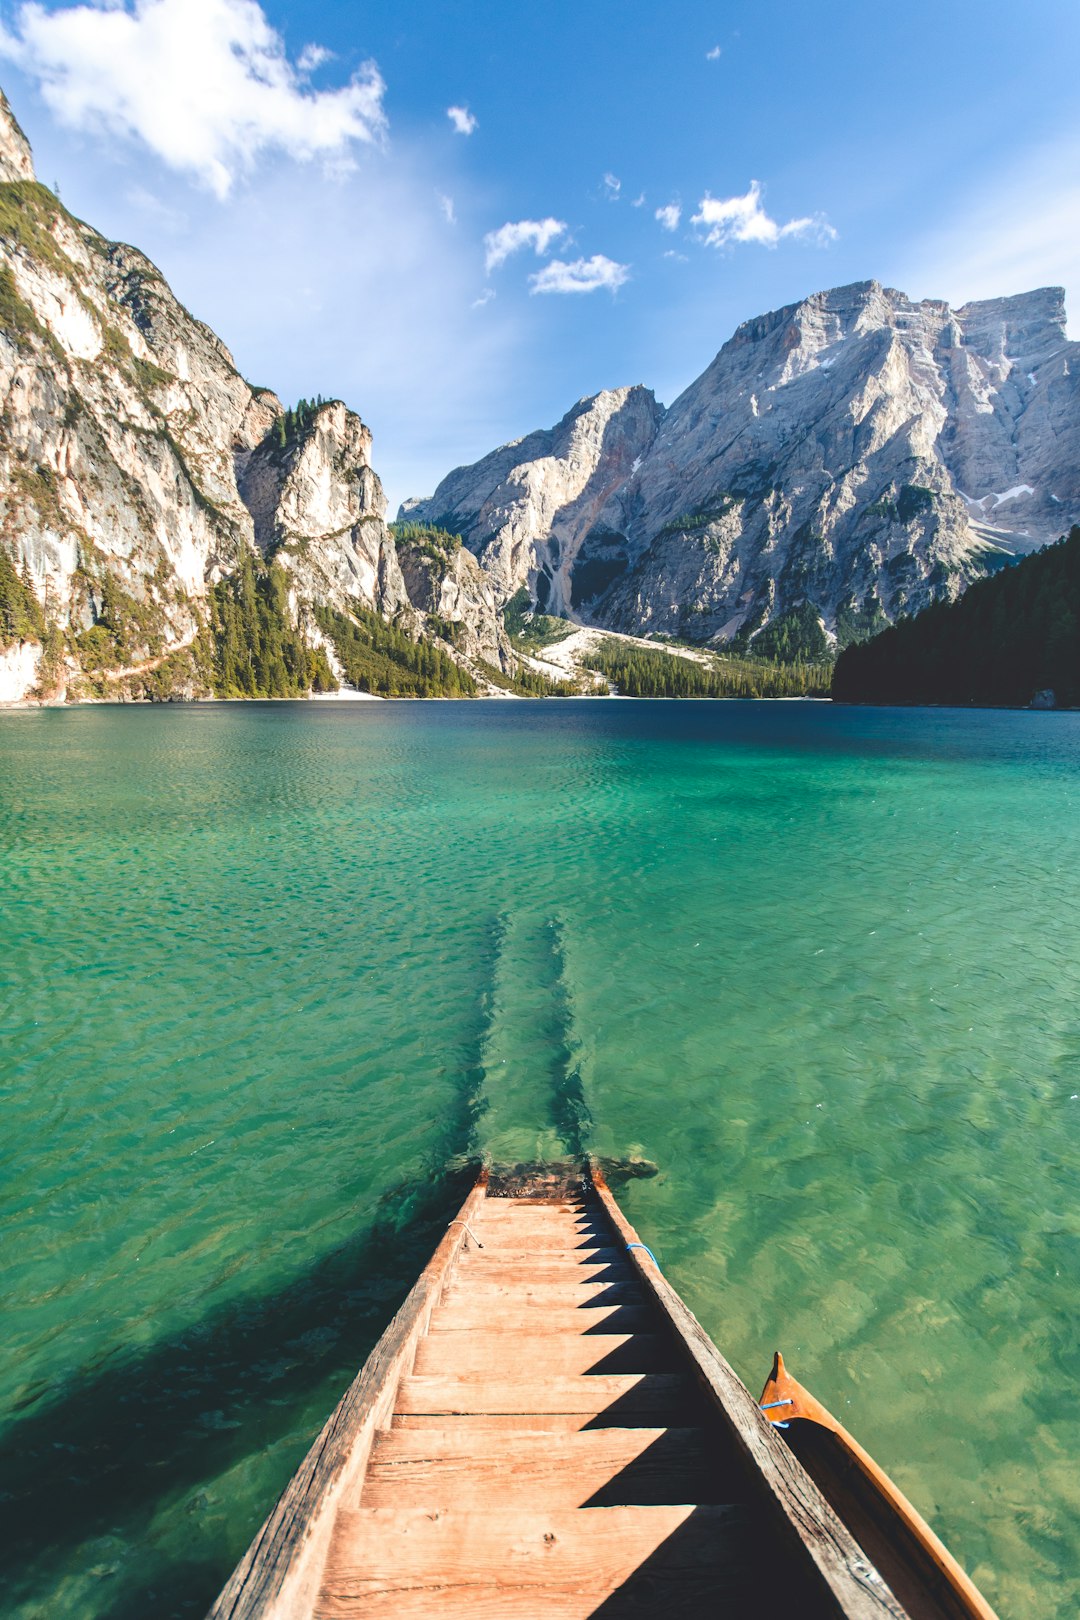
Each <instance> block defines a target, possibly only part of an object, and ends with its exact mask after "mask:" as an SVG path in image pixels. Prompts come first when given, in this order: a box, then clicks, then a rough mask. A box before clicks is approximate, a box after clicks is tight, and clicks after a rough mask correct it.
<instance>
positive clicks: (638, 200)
mask: <svg viewBox="0 0 1080 1620" xmlns="http://www.w3.org/2000/svg"><path fill="white" fill-rule="evenodd" d="M630 206H631V208H644V206H645V193H644V192H643V191H642V192H639V194H638V195H637V196H636V197H635V198H634V200H633V202H632V203H631V204H630Z"/></svg>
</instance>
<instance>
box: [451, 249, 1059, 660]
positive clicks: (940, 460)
mask: <svg viewBox="0 0 1080 1620" xmlns="http://www.w3.org/2000/svg"><path fill="white" fill-rule="evenodd" d="M1078 389H1080V345H1076V344H1070V343H1069V342H1068V341H1067V339H1066V337H1065V311H1064V300H1063V295H1062V293H1061V291H1060V289H1057V288H1043V289H1040V290H1037V291H1035V292H1031V293H1025V294H1021V295H1018V296H1015V297H1010V298H1001V299H991V300H985V301H981V302H979V303H971V304H967V305H964V306H963V307H962V308H959V309H955V310H954V309H952V308H950V306H949V305H948V304H947V303H945V302H944V301H943V300H940V299H924V300H921V301H914V300H912V299H910V298H909V297H908V296H907V295H906V294H905V293H904V292H902V291H899V290H898V289H896V288H893V287H886V286H883V285H882V283H881V282H879V281H874V280H869V281H859V282H853V283H851V284H850V285H848V286H844V287H834V288H831V289H826V290H824V291H821V292H816V293H813V294H811V295H810V296H808V297H806V298H803V299H800V300H799V301H798V302H797V303H793V304H789V305H786V306H785V307H784V308H782V309H778V310H773V311H771V312H769V313H768V314H765V315H761V316H758V317H756V318H755V319H753V320H750V321H745V322H743V324H742V325H741V326H740V327H739V328H738V329H737V331H736V332H735V333H734V334H733V336H732V337H731V338H730V339H729V340H728V342H727V343H725V344H724V346H723V348H722V349H721V350H720V351H719V353H718V354H717V355H716V357H715V358H714V360H713V361H712V362H711V364H710V365H709V366H708V368H707V369H706V370H705V371H704V372H703V373H702V375H701V376H700V377H699V378H698V379H697V380H696V382H693V383H691V385H690V386H689V388H687V389H686V390H685V392H684V393H683V394H681V395H680V397H679V398H678V399H677V400H676V401H675V402H674V404H673V405H672V406H671V407H670V409H669V410H668V411H667V412H663V411H662V410H661V409H660V408H659V407H658V406H656V405H655V401H652V396H651V395H648V394H647V392H646V391H645V390H629V391H627V390H619V391H614V392H613V393H611V394H601V395H596V396H594V398H593V399H591V400H585V401H582V402H580V403H579V404H578V405H577V406H575V408H574V410H573V411H571V412H570V413H568V415H567V416H566V417H564V418H563V421H562V422H561V423H559V424H558V425H557V426H556V427H555V428H553V429H551V430H550V431H549V432H546V433H537V434H531V435H529V436H528V437H527V438H525V439H523V440H521V441H519V442H518V443H516V444H514V445H513V446H504V447H503V448H502V450H501V451H496V452H493V454H492V455H491V456H489V457H486V458H485V459H484V460H483V461H480V462H478V463H477V464H476V465H475V466H474V467H469V468H459V469H458V471H457V472H456V473H452V474H451V475H450V477H449V478H447V479H445V480H444V481H443V483H442V484H441V485H440V487H439V491H438V492H437V494H436V497H434V498H433V499H432V501H430V502H428V503H424V505H425V506H426V508H427V510H428V511H429V512H432V513H433V512H434V511H435V510H436V509H439V510H443V509H444V508H445V509H447V510H448V511H449V512H450V513H451V516H453V517H454V518H455V519H456V520H460V525H461V532H462V533H465V534H466V535H467V537H468V543H469V544H470V546H472V548H473V549H474V551H475V552H476V554H477V555H478V556H479V558H480V559H481V562H482V563H483V565H484V567H485V568H486V569H488V570H490V571H491V572H492V574H493V575H494V576H495V577H496V579H497V581H498V584H499V589H500V591H501V592H502V593H503V594H504V595H505V594H506V593H508V592H509V591H510V590H511V589H514V588H517V587H518V586H519V585H521V584H523V583H525V584H528V586H529V587H530V590H531V591H532V593H533V596H534V600H535V601H536V602H537V604H538V605H540V606H548V607H550V608H552V609H554V610H555V611H561V612H570V613H571V614H572V615H573V616H580V617H584V618H585V619H586V620H588V621H590V622H594V623H597V624H599V625H602V626H605V627H607V628H611V629H617V630H624V631H636V632H640V631H642V630H657V631H662V632H664V633H667V634H674V635H679V636H683V637H689V638H690V639H695V640H701V641H717V642H725V641H729V640H731V639H732V638H737V639H741V640H744V641H745V640H746V639H748V638H750V637H755V636H758V635H760V634H762V633H763V632H769V634H772V631H771V630H770V626H775V625H776V624H777V622H778V621H784V622H787V621H789V620H791V619H792V616H794V617H795V619H797V620H798V621H799V622H800V623H801V624H804V625H805V624H807V623H809V624H811V625H813V624H817V625H818V626H819V627H820V629H819V631H818V632H816V633H817V634H820V630H821V629H823V630H824V631H825V632H827V633H829V634H830V635H836V636H837V637H838V638H839V639H844V638H845V637H847V636H850V635H853V634H858V633H860V632H861V631H862V630H864V629H866V628H869V627H871V626H872V625H873V624H876V623H878V622H880V621H881V620H883V619H885V618H892V617H895V616H896V615H897V614H899V613H902V612H907V611H911V610H912V609H914V608H918V607H920V606H922V605H923V604H924V603H925V602H927V601H930V600H933V599H935V598H939V597H951V596H955V595H956V594H957V593H958V592H959V591H960V590H962V589H963V587H964V585H965V584H966V582H967V581H968V580H970V579H972V578H975V577H976V576H978V575H979V574H980V573H981V572H983V571H985V569H986V568H987V567H988V566H993V565H995V563H1001V562H1003V561H1005V560H1006V556H1007V554H1008V553H1010V552H1012V553H1015V552H1018V551H1024V550H1030V549H1031V548H1032V547H1033V546H1037V545H1040V544H1042V543H1044V542H1045V541H1048V540H1052V539H1055V538H1057V536H1058V535H1059V534H1061V533H1062V532H1064V530H1065V529H1066V528H1067V527H1068V524H1069V522H1071V521H1075V520H1076V518H1077V517H1080V470H1078V469H1080V397H1078ZM646 402H651V405H649V404H647V403H646ZM597 423H602V424H603V428H602V431H600V432H597V431H595V430H594V428H595V424H597ZM616 424H618V429H617V431H615V432H613V431H612V430H613V428H614V427H615V425H616ZM579 440H584V441H585V442H587V443H588V445H589V446H590V449H589V454H588V457H587V477H586V478H585V479H584V483H583V485H582V487H581V488H580V489H578V487H577V486H574V489H573V490H572V491H571V489H570V488H569V486H568V483H567V471H566V469H567V467H568V466H570V465H575V466H580V465H582V457H581V453H580V451H579V449H578V442H579ZM631 452H632V457H631ZM600 496H602V497H603V499H602V500H599V501H598V500H597V499H594V497H600ZM774 639H775V637H774ZM767 640H768V638H766V643H764V644H767Z"/></svg>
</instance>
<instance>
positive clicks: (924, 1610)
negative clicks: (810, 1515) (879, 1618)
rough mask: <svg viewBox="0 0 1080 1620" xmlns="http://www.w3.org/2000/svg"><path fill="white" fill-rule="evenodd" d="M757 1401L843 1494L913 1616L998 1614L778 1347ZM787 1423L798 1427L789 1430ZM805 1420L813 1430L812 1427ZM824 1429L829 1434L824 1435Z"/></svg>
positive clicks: (984, 1619) (964, 1619)
mask: <svg viewBox="0 0 1080 1620" xmlns="http://www.w3.org/2000/svg"><path fill="white" fill-rule="evenodd" d="M760 1404H761V1407H762V1410H763V1411H765V1412H766V1413H767V1415H768V1417H769V1420H770V1422H771V1423H773V1424H774V1425H775V1426H780V1425H781V1424H782V1425H784V1426H785V1428H784V1437H785V1439H786V1440H789V1442H790V1444H791V1446H792V1448H793V1449H794V1451H795V1453H796V1455H797V1456H799V1457H800V1459H801V1461H802V1462H803V1465H804V1467H806V1469H807V1470H808V1472H809V1473H810V1474H811V1475H812V1476H813V1477H814V1478H815V1479H816V1480H817V1482H818V1484H819V1485H820V1486H821V1487H822V1489H823V1490H824V1492H825V1494H826V1495H828V1496H829V1498H830V1500H831V1501H833V1502H834V1503H835V1502H836V1501H837V1499H838V1498H839V1499H840V1500H841V1502H842V1503H843V1506H842V1507H841V1512H844V1513H845V1517H846V1518H847V1520H848V1522H849V1523H850V1522H851V1521H852V1520H853V1519H854V1520H856V1522H857V1524H858V1531H857V1533H858V1534H859V1536H860V1540H861V1541H862V1544H863V1545H864V1546H866V1545H867V1543H869V1545H870V1548H872V1549H873V1556H874V1557H875V1559H876V1562H877V1563H878V1565H879V1567H881V1568H882V1570H883V1572H885V1573H886V1575H887V1578H888V1579H889V1581H890V1583H891V1584H892V1586H893V1587H894V1588H895V1590H896V1591H897V1592H898V1594H899V1595H901V1596H902V1597H905V1598H906V1602H907V1605H908V1608H909V1612H910V1613H911V1615H912V1616H913V1617H915V1616H921V1615H923V1614H925V1615H928V1616H935V1617H936V1616H938V1615H942V1616H947V1617H948V1620H997V1616H996V1615H995V1613H994V1610H993V1609H992V1608H991V1607H990V1605H989V1603H987V1601H986V1599H985V1598H984V1597H983V1595H982V1593H981V1592H980V1591H979V1589H978V1587H977V1586H976V1585H975V1583H974V1581H972V1579H971V1577H970V1576H969V1575H968V1574H967V1573H966V1571H965V1570H963V1569H962V1568H961V1567H960V1565H959V1564H958V1563H957V1561H956V1559H955V1558H954V1557H953V1555H952V1553H951V1552H950V1551H949V1549H948V1547H946V1546H945V1544H944V1542H943V1541H942V1540H941V1539H940V1537H938V1536H937V1535H935V1533H934V1531H933V1530H932V1529H931V1528H930V1526H929V1525H928V1524H927V1522H926V1520H925V1519H924V1518H923V1516H922V1514H921V1513H920V1512H919V1511H918V1509H917V1508H916V1507H914V1506H913V1505H912V1503H911V1502H909V1501H908V1499H907V1497H906V1496H905V1495H904V1493H903V1491H902V1490H901V1489H900V1487H899V1486H898V1485H896V1484H894V1482H893V1481H892V1480H891V1479H890V1478H889V1476H888V1474H886V1472H885V1470H884V1469H883V1468H881V1467H879V1465H878V1464H877V1463H876V1462H875V1461H874V1459H873V1457H871V1455H870V1453H869V1452H868V1451H866V1450H865V1449H864V1448H863V1447H862V1446H861V1445H860V1444H859V1442H858V1441H857V1440H856V1439H855V1437H854V1435H852V1434H849V1433H848V1431H847V1429H845V1428H844V1425H843V1424H842V1423H841V1422H840V1421H839V1420H838V1419H837V1418H835V1417H833V1415H832V1413H831V1412H830V1411H829V1410H828V1408H827V1407H825V1406H823V1405H822V1404H821V1402H820V1401H819V1400H817V1399H816V1398H815V1397H814V1396H813V1395H811V1393H810V1391H809V1390H808V1389H805V1388H804V1387H803V1385H802V1384H800V1383H799V1381H798V1379H797V1378H793V1377H792V1375H791V1374H790V1373H789V1372H788V1370H787V1368H786V1367H785V1365H784V1358H783V1356H782V1355H781V1354H780V1352H779V1350H778V1351H777V1352H776V1354H775V1356H774V1357H773V1365H772V1372H771V1373H770V1374H769V1376H768V1378H767V1379H766V1382H765V1388H764V1389H763V1390H762V1392H761V1402H760ZM788 1424H791V1425H793V1428H791V1429H788V1428H787V1427H786V1425H788ZM808 1425H813V1426H814V1427H813V1429H811V1430H809V1431H808V1430H807V1426H808ZM815 1431H817V1432H815ZM820 1431H824V1433H825V1434H827V1435H829V1436H830V1437H831V1439H830V1440H829V1441H825V1440H824V1438H823V1435H822V1433H821V1432H820ZM845 1509H846V1512H845ZM868 1550H869V1549H868Z"/></svg>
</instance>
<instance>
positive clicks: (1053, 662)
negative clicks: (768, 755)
mask: <svg viewBox="0 0 1080 1620" xmlns="http://www.w3.org/2000/svg"><path fill="white" fill-rule="evenodd" d="M1048 693H1053V698H1052V699H1050V698H1049V697H1048V696H1045V694H1048ZM1037 694H1044V695H1043V696H1042V697H1041V699H1040V703H1041V705H1045V706H1047V707H1049V706H1051V703H1052V704H1053V705H1054V706H1056V707H1058V708H1073V707H1076V706H1078V705H1080V528H1074V529H1073V530H1072V532H1071V533H1070V535H1069V536H1068V538H1067V539H1065V540H1061V541H1059V542H1058V544H1057V545H1054V546H1047V547H1046V548H1045V549H1044V550H1043V551H1038V552H1035V553H1034V554H1033V555H1032V556H1030V557H1025V558H1024V560H1023V561H1022V562H1019V563H1017V564H1016V566H1015V567H1013V568H1008V569H1006V570H1005V572H1004V573H1000V574H996V575H994V577H993V578H992V579H987V580H981V581H980V582H979V583H977V584H975V585H972V586H970V587H969V588H968V590H967V591H966V592H965V593H964V595H963V596H962V597H961V598H960V599H959V601H957V602H939V603H936V604H935V605H934V606H932V607H928V608H925V609H924V610H923V611H922V612H921V613H918V614H916V615H915V616H914V617H913V618H910V619H903V620H901V621H900V623H899V624H896V625H894V626H893V627H892V628H891V629H889V630H884V631H882V633H881V635H879V636H875V637H874V638H873V639H872V640H870V641H866V642H863V643H862V644H861V645H858V646H852V647H848V648H847V649H846V650H845V651H844V652H843V653H841V655H840V658H839V660H838V661H837V665H836V672H835V675H834V677H833V688H832V695H833V697H834V698H835V699H836V700H837V701H839V702H842V703H956V704H967V703H974V704H990V705H998V704H1001V705H1005V706H1009V707H1019V706H1023V705H1026V704H1030V703H1031V702H1032V700H1033V699H1034V698H1035V697H1036V695H1037Z"/></svg>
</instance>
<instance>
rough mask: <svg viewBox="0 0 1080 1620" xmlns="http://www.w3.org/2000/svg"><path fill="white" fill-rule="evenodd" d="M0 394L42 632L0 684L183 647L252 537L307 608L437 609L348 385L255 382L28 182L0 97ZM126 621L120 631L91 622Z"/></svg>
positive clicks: (3, 539)
mask: <svg viewBox="0 0 1080 1620" xmlns="http://www.w3.org/2000/svg"><path fill="white" fill-rule="evenodd" d="M0 399H2V402H3V410H2V414H0V545H2V546H3V550H4V554H5V557H6V559H7V564H8V566H9V567H13V568H14V569H15V571H16V574H17V575H18V577H19V579H20V580H21V582H22V583H23V584H24V585H25V587H26V588H27V589H28V590H29V591H30V592H31V593H32V595H33V597H34V598H35V599H36V601H37V603H38V604H39V605H40V608H41V613H40V615H39V620H40V624H39V627H38V629H37V630H36V631H34V632H33V633H31V632H28V631H27V629H26V626H25V624H23V625H22V626H21V628H20V631H19V632H18V633H16V632H14V631H7V632H5V633H2V634H0V654H4V660H3V665H2V669H3V679H2V681H0V701H18V700H20V699H21V698H25V697H26V696H28V695H31V694H36V695H39V696H46V697H50V696H51V697H60V696H63V694H64V691H65V689H66V688H68V687H71V686H72V683H73V682H74V681H76V680H77V678H78V676H79V674H80V672H81V670H82V668H83V667H94V668H95V669H96V670H97V672H98V673H99V675H100V674H101V666H100V661H99V662H98V663H97V664H94V665H93V666H91V665H89V664H88V662H87V660H88V657H89V655H90V653H92V652H94V651H96V650H100V648H101V647H103V646H105V645H107V646H108V647H109V649H110V650H109V655H108V656H109V658H110V659H115V658H117V657H120V658H121V669H120V670H111V671H108V672H107V674H108V678H111V677H112V675H114V674H116V675H119V674H121V673H122V669H123V668H124V667H131V668H137V667H143V666H144V664H146V663H151V662H152V663H155V664H156V663H158V662H159V661H160V660H162V659H164V658H167V657H168V656H169V654H170V653H173V652H175V651H177V650H178V649H182V648H186V647H188V646H190V645H191V644H192V643H193V642H194V641H195V638H196V637H197V635H198V633H199V631H200V629H201V628H202V627H203V626H204V625H205V623H206V620H207V612H208V607H207V597H208V591H209V589H210V587H211V586H212V585H213V583H214V582H215V581H216V580H218V579H221V578H222V577H224V576H227V575H229V574H230V573H231V572H232V571H233V570H234V569H235V568H236V566H237V564H238V562H239V561H240V559H241V558H242V557H243V556H244V555H245V554H252V553H254V552H258V553H261V554H262V555H263V556H264V557H273V558H274V559H275V560H276V561H278V562H279V563H280V564H281V565H282V567H284V569H285V570H286V572H287V574H288V576H289V607H290V611H291V612H292V613H293V614H294V616H295V617H296V619H297V620H298V621H299V622H300V623H301V624H304V625H305V626H308V627H310V625H311V610H312V609H313V607H314V606H317V605H324V606H332V607H335V608H339V609H344V608H347V607H348V605H349V604H350V603H352V602H359V603H360V604H362V605H363V606H365V607H367V608H370V609H373V610H375V611H377V612H379V613H382V614H384V615H386V616H397V617H398V618H399V620H400V622H401V623H402V625H403V627H405V628H406V629H410V630H413V631H415V632H416V633H421V632H422V631H425V630H426V629H427V628H428V626H427V623H426V620H425V619H424V617H423V611H422V610H421V609H419V608H417V606H416V604H415V603H414V602H413V601H412V599H411V597H410V595H409V591H408V589H407V586H406V583H405V580H404V576H403V574H402V569H401V565H400V561H399V557H398V550H397V547H396V545H395V542H394V539H393V537H392V535H391V534H390V532H389V530H388V528H387V525H386V522H385V505H386V503H385V500H384V497H383V494H382V489H381V487H380V484H379V480H378V477H377V476H376V474H375V472H374V470H373V468H372V466H371V434H370V432H369V430H368V428H367V427H365V425H364V424H363V422H361V420H360V418H359V417H358V416H357V415H355V413H354V412H352V411H350V410H348V409H347V408H346V407H345V406H344V405H343V404H341V403H337V402H335V403H331V404H327V405H323V406H320V407H319V408H318V409H317V410H313V411H310V412H309V413H307V414H306V416H305V417H304V419H303V421H302V422H300V423H296V422H294V421H293V419H292V418H287V417H286V413H285V412H284V409H283V406H282V403H281V401H280V400H279V399H278V398H277V397H276V395H274V394H273V393H271V392H269V391H268V390H265V389H257V388H253V387H252V386H251V385H250V384H249V383H248V382H246V381H245V380H244V378H243V377H241V376H240V374H239V372H238V371H237V369H236V366H235V364H234V362H233V359H232V356H231V355H230V353H229V351H228V349H227V348H226V347H225V345H224V344H223V343H222V342H221V340H220V339H219V338H218V337H217V336H216V335H215V334H214V333H213V332H212V331H210V329H209V328H208V327H206V326H204V325H203V324H202V322H201V321H198V320H196V319H195V318H194V317H193V316H192V315H190V314H189V313H188V311H187V310H186V309H185V308H184V307H183V305H182V304H180V303H179V301H178V300H177V299H176V298H175V297H174V295H173V293H172V291H171V290H170V288H169V287H168V285H167V283H166V282H165V280H164V278H163V277H162V275H161V273H160V271H158V270H157V268H156V267H155V266H154V265H153V264H151V262H150V261H149V259H147V258H145V257H144V256H143V255H142V254H141V253H139V252H138V251H137V250H136V249H134V248H131V247H127V246H125V245H123V244H121V243H116V242H110V241H108V240H106V238H105V237H103V236H101V235H99V234H98V232H97V231H95V230H93V229H92V228H91V227H90V226H88V225H85V224H83V223H82V222H81V221H79V220H76V219H74V218H73V217H72V216H71V215H69V214H68V213H67V212H66V210H65V209H64V208H63V207H62V205H61V204H60V202H59V200H58V199H57V198H56V197H55V196H54V194H53V193H52V192H51V191H50V190H49V189H48V188H47V187H45V186H42V185H39V184H38V183H37V182H36V181H35V179H34V169H33V160H32V158H31V154H30V148H29V146H28V144H27V142H26V139H25V137H24V135H23V134H22V131H21V130H20V129H19V127H18V125H17V124H16V122H15V120H14V117H13V116H12V113H11V110H10V108H9V106H8V104H7V102H6V101H5V100H3V99H2V97H0ZM286 421H289V422H290V427H289V431H287V432H286V431H285V424H286ZM458 573H459V576H460V577H458V579H457V585H456V590H455V591H454V592H452V593H451V595H452V597H453V600H452V601H450V600H446V601H444V602H443V604H442V605H443V608H444V610H446V611H444V613H443V619H444V621H446V622H447V623H450V622H451V621H453V620H454V619H456V618H458V617H460V618H461V619H462V622H463V627H462V630H461V634H460V637H459V640H460V644H461V647H462V648H465V647H467V646H474V645H475V646H477V647H478V646H480V645H481V644H482V645H483V647H484V648H485V649H486V652H487V654H489V655H491V654H494V655H496V657H497V654H498V650H499V648H500V636H501V619H500V616H499V613H498V610H497V608H496V605H495V602H494V597H493V595H492V591H491V588H490V585H489V584H488V582H487V581H486V580H485V579H484V577H483V576H482V575H481V573H480V570H479V569H478V568H473V569H470V568H469V567H468V566H467V565H465V566H463V567H462V568H461V569H459V571H458ZM23 618H24V619H25V615H23ZM118 619H122V621H123V634H122V635H121V636H119V637H117V636H113V637H110V638H109V640H108V641H107V642H105V641H100V642H95V640H94V637H93V636H92V635H91V636H90V638H89V639H87V632H92V631H93V630H94V628H95V626H97V625H99V624H108V625H113V624H115V623H116V622H117V620H118ZM44 624H47V625H48V626H49V627H50V628H51V631H52V632H53V637H52V639H53V641H54V643H55V644H56V645H54V647H53V650H52V652H51V654H50V657H49V660H48V661H47V662H48V672H47V674H46V673H45V672H44V664H43V660H42V651H43V649H42V645H41V642H40V641H35V640H34V639H33V636H34V635H38V636H40V635H41V625H44ZM0 631H3V626H0ZM45 639H48V638H45ZM314 639H318V638H317V636H315V638H314ZM117 641H119V642H120V643H122V653H121V652H120V651H118V648H117ZM457 650H458V649H457V643H455V644H454V646H453V647H452V648H451V651H453V652H456V651H457Z"/></svg>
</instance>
